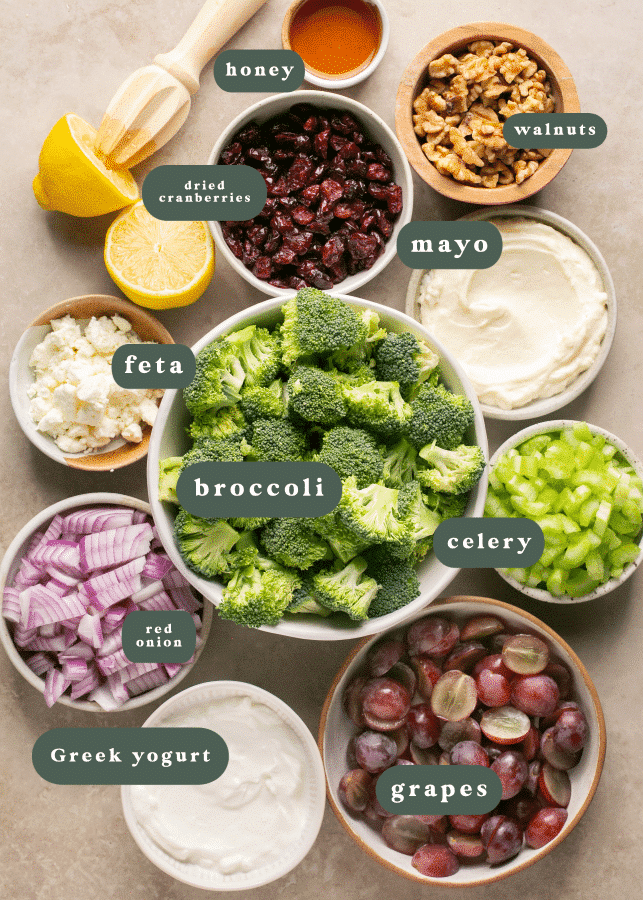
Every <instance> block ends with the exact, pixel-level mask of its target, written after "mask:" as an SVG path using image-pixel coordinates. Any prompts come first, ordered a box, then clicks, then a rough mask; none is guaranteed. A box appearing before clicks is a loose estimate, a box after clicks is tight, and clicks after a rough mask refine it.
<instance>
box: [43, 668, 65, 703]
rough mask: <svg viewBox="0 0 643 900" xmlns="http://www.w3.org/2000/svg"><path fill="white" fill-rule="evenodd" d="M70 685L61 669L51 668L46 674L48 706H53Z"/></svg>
mask: <svg viewBox="0 0 643 900" xmlns="http://www.w3.org/2000/svg"><path fill="white" fill-rule="evenodd" d="M68 687H69V682H68V681H67V679H66V678H65V676H64V675H63V673H62V672H61V671H60V669H49V671H48V672H47V674H46V676H45V703H46V704H47V706H53V705H54V703H55V702H56V700H57V699H58V698H59V697H60V695H61V694H63V693H64V692H65V691H66V690H67V688H68Z"/></svg>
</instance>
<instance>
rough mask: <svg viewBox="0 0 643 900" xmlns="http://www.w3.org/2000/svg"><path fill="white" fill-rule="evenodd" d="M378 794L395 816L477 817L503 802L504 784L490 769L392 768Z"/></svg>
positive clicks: (383, 777)
mask: <svg viewBox="0 0 643 900" xmlns="http://www.w3.org/2000/svg"><path fill="white" fill-rule="evenodd" d="M375 793H376V795H377V799H378V800H379V802H380V803H381V804H382V806H383V807H384V809H385V810H387V811H388V812H390V813H394V814H395V815H406V816H409V815H410V816H477V815H481V814H482V813H487V812H491V810H492V809H494V808H495V807H496V806H497V805H498V804H499V803H500V800H501V798H502V783H501V781H500V778H499V777H498V776H497V775H496V773H495V772H494V771H493V769H489V768H487V766H391V768H390V769H386V770H385V771H384V772H382V774H381V775H379V776H378V778H377V784H376V786H375Z"/></svg>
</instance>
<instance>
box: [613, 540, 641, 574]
mask: <svg viewBox="0 0 643 900" xmlns="http://www.w3.org/2000/svg"><path fill="white" fill-rule="evenodd" d="M640 552H641V548H640V547H639V546H638V544H622V545H621V546H620V547H619V548H618V549H617V550H612V552H611V553H610V555H609V561H610V565H611V566H612V567H615V566H621V567H623V568H625V566H629V565H630V563H633V562H634V560H635V559H636V557H637V556H638V555H639V553H640Z"/></svg>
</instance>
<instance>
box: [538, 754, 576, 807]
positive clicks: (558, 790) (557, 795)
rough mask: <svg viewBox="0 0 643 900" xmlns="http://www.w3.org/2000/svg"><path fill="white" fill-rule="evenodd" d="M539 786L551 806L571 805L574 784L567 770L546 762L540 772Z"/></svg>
mask: <svg viewBox="0 0 643 900" xmlns="http://www.w3.org/2000/svg"><path fill="white" fill-rule="evenodd" d="M538 786H539V788H540V790H541V791H542V794H543V797H544V798H545V800H546V801H547V803H548V804H549V805H550V806H565V807H566V806H569V801H570V800H571V797H572V784H571V781H570V780H569V775H568V774H567V772H564V771H562V770H561V769H554V767H553V766H552V765H550V764H549V763H548V762H546V763H545V765H544V766H543V767H542V770H541V772H540V776H539V778H538Z"/></svg>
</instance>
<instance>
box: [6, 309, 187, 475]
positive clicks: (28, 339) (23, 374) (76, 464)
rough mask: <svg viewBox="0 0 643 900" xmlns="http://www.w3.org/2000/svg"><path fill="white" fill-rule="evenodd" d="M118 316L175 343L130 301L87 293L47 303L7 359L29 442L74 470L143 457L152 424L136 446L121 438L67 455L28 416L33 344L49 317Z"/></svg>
mask: <svg viewBox="0 0 643 900" xmlns="http://www.w3.org/2000/svg"><path fill="white" fill-rule="evenodd" d="M116 314H118V315H120V316H123V317H124V318H125V319H127V320H128V321H129V322H130V324H131V326H132V329H133V330H134V331H135V332H136V334H137V335H138V336H139V337H140V338H141V340H143V341H156V343H158V344H173V343H174V341H173V340H172V336H171V335H170V333H169V331H167V329H166V328H165V327H164V326H163V325H161V323H160V322H159V321H158V319H155V318H154V316H151V315H150V314H149V313H148V312H146V311H145V310H143V309H141V307H140V306H136V305H135V304H134V303H130V301H129V300H121V299H119V298H118V297H110V296H108V295H107V294H85V295H84V296H82V297H72V298H71V299H70V300H63V301H62V302H61V303H56V304H55V306H50V307H49V309H46V310H45V311H44V312H42V313H41V314H40V315H39V316H38V317H37V318H36V319H34V321H33V322H32V323H31V325H30V326H29V327H28V328H27V329H26V331H25V332H24V334H23V335H22V337H21V338H20V340H19V341H18V344H17V345H16V348H15V350H14V351H13V356H12V357H11V365H10V367H9V392H10V394H11V402H12V404H13V409H14V412H15V414H16V417H17V419H18V423H19V424H20V427H21V428H22V430H23V431H24V433H25V434H26V435H27V437H28V438H29V440H30V441H31V442H32V444H34V445H35V446H36V447H38V449H39V450H42V452H43V453H46V454H47V456H49V457H50V458H51V459H55V460H56V461H57V462H60V463H63V465H66V466H71V467H72V468H73V469H85V470H87V471H93V472H109V471H111V470H112V469H120V468H122V467H123V466H128V465H130V463H133V462H136V460H138V459H142V458H143V457H144V456H145V455H146V454H147V448H148V445H149V442H150V433H151V431H152V429H151V427H150V426H149V425H147V426H146V427H145V428H144V429H143V440H142V441H140V443H138V444H134V443H130V442H127V441H124V440H122V439H120V438H118V439H115V440H113V441H111V442H110V443H109V444H107V445H106V446H105V448H103V449H100V450H96V451H93V452H92V451H88V452H87V453H76V454H68V455H65V454H64V453H63V451H62V450H61V449H60V448H59V447H58V445H57V444H56V442H55V441H54V439H53V438H52V437H50V435H48V434H44V433H43V432H42V431H38V429H37V428H36V425H35V422H34V421H33V419H32V418H31V415H30V414H29V397H28V396H27V391H28V389H29V387H30V385H31V384H33V381H34V377H33V370H32V369H31V368H30V367H29V359H30V357H31V354H32V352H33V350H34V347H36V345H37V344H39V343H40V342H41V341H42V340H43V339H44V337H45V335H47V334H48V333H49V331H50V330H51V328H50V325H49V323H50V322H51V320H52V319H60V318H62V317H63V316H67V315H69V316H73V317H74V319H81V320H82V319H84V320H89V319H91V317H92V316H96V317H99V316H113V315H116Z"/></svg>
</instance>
